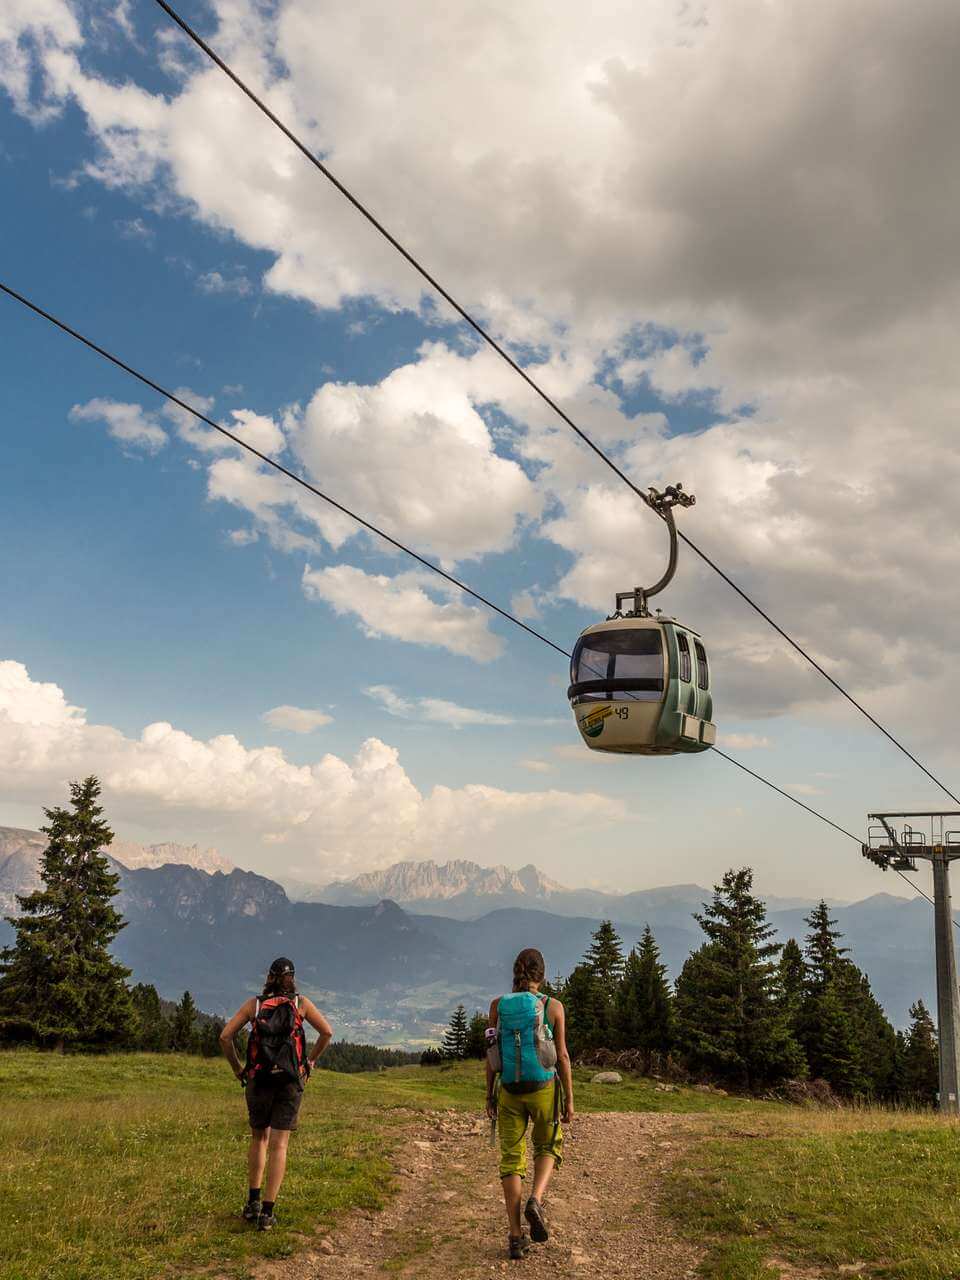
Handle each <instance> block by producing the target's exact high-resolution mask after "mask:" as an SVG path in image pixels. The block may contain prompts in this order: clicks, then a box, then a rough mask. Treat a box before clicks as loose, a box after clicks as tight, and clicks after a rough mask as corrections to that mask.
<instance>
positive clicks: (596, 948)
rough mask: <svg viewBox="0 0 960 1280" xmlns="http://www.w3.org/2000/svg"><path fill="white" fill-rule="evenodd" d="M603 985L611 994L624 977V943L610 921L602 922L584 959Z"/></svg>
mask: <svg viewBox="0 0 960 1280" xmlns="http://www.w3.org/2000/svg"><path fill="white" fill-rule="evenodd" d="M583 959H584V963H585V964H588V965H589V966H590V968H591V969H592V970H593V972H594V973H595V974H596V976H597V979H598V981H599V982H600V983H601V985H602V986H603V987H604V988H605V989H606V990H607V991H608V992H610V993H611V996H612V993H613V992H614V990H615V988H616V986H617V984H618V983H619V981H620V979H621V977H622V976H623V942H622V941H621V939H620V936H619V935H618V933H617V931H616V929H614V927H613V924H612V923H611V922H610V921H609V920H603V921H601V924H600V928H599V929H597V931H596V932H595V933H594V934H593V935H592V937H591V940H590V946H589V947H588V948H587V954H586V955H585V956H584V957H583Z"/></svg>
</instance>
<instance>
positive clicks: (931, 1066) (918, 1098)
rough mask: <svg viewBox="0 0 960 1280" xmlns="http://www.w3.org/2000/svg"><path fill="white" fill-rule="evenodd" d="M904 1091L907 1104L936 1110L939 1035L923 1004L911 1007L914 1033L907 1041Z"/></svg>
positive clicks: (938, 1073)
mask: <svg viewBox="0 0 960 1280" xmlns="http://www.w3.org/2000/svg"><path fill="white" fill-rule="evenodd" d="M901 1070H902V1076H901V1088H902V1090H903V1095H904V1098H905V1100H906V1101H909V1102H912V1103H914V1104H915V1105H917V1106H923V1107H932V1106H933V1105H934V1104H935V1103H936V1100H937V1094H938V1092H939V1089H940V1059H939V1051H938V1048H937V1031H936V1027H934V1025H933V1018H931V1016H930V1014H929V1012H928V1010H927V1006H926V1005H925V1004H924V1003H923V1001H922V1000H918V1001H917V1003H916V1004H912V1005H911V1006H910V1029H909V1030H908V1031H907V1034H906V1036H905V1037H904V1039H903V1057H902V1069H901Z"/></svg>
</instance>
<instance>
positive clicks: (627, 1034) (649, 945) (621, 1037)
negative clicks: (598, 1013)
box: [614, 925, 673, 1072]
mask: <svg viewBox="0 0 960 1280" xmlns="http://www.w3.org/2000/svg"><path fill="white" fill-rule="evenodd" d="M666 975H667V968H666V965H664V964H661V963H660V951H659V948H658V947H657V944H656V941H655V939H654V936H653V934H652V932H651V931H650V926H649V925H645V926H644V930H643V936H642V937H641V939H640V945H639V947H634V949H633V950H632V951H631V952H630V955H629V956H628V957H627V961H626V964H625V965H624V971H623V980H622V982H621V983H620V989H619V991H618V992H617V1001H616V1007H615V1011H614V1018H615V1028H616V1032H617V1040H618V1042H619V1044H620V1046H621V1047H622V1048H624V1049H640V1050H642V1052H643V1069H644V1071H647V1072H649V1071H650V1068H651V1065H652V1062H653V1055H654V1054H655V1053H666V1052H668V1050H669V1049H670V1046H671V1044H672V1042H673V997H672V994H671V991H670V985H669V983H668V982H667V976H666Z"/></svg>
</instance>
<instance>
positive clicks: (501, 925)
mask: <svg viewBox="0 0 960 1280" xmlns="http://www.w3.org/2000/svg"><path fill="white" fill-rule="evenodd" d="M151 847H152V848H154V849H157V848H166V849H178V850H179V849H181V848H185V849H186V851H187V852H188V853H189V852H191V850H193V852H194V853H196V852H197V851H196V849H195V846H151ZM43 848H44V838H43V836H41V835H39V834H38V833H36V832H30V831H21V830H15V829H12V828H0V906H2V907H3V910H4V913H7V914H9V913H12V912H14V911H15V897H14V895H15V894H16V893H24V892H27V891H28V890H29V889H30V888H32V887H34V886H35V884H36V883H38V874H37V868H38V861H39V857H40V854H41V852H42V850H43ZM111 849H112V846H111ZM112 862H113V865H114V869H115V870H116V871H117V873H118V874H119V876H120V892H119V895H118V899H117V906H118V908H119V910H120V911H121V912H122V914H123V916H124V918H125V920H126V921H127V927H126V928H125V929H123V930H122V932H121V933H120V934H119V935H118V937H117V939H116V942H115V944H114V951H115V953H116V955H117V956H118V958H119V959H120V960H121V961H122V962H123V963H124V964H125V965H127V966H128V967H129V968H130V969H131V970H132V971H133V978H134V980H135V981H143V982H152V983H154V984H155V985H156V987H157V989H158V991H159V992H160V995H161V996H163V997H165V998H169V999H178V998H179V997H180V995H181V994H182V993H183V991H184V990H190V991H191V992H192V993H193V995H194V997H195V999H196V1000H197V1002H198V1003H199V1005H200V1007H201V1008H203V1009H206V1010H208V1011H210V1012H211V1013H221V1014H226V1013H232V1012H233V1010H234V1009H235V1008H236V1007H237V1006H238V1005H239V1004H240V1003H241V1001H242V1000H243V999H245V998H246V997H247V996H248V995H250V994H251V993H253V992H255V991H257V990H258V989H259V986H260V984H261V982H262V978H263V974H264V972H265V971H266V969H267V967H268V965H269V963H270V961H271V960H272V959H273V958H274V957H275V956H276V955H279V954H285V955H290V956H292V957H293V958H294V960H295V962H296V964H297V972H298V980H299V983H300V986H301V989H302V990H304V991H305V992H306V993H308V994H310V995H311V996H313V997H314V998H315V999H317V1000H318V1002H319V1003H320V1004H321V1007H323V1008H324V1009H325V1010H326V1011H327V1012H328V1013H329V1015H330V1016H331V1019H332V1021H333V1022H334V1025H335V1027H336V1031H337V1034H338V1035H339V1036H343V1037H346V1038H348V1039H354V1040H363V1041H366V1042H368V1043H381V1044H420V1043H431V1042H433V1041H435V1040H436V1038H437V1035H438V1031H439V1029H440V1028H441V1027H442V1025H443V1024H444V1023H445V1022H446V1021H447V1019H448V1018H449V1016H450V1012H451V1010H452V1009H453V1008H454V1007H455V1006H456V1005H457V1004H458V1003H459V1002H461V1001H462V1002H463V1003H464V1004H465V1005H466V1006H467V1008H468V1009H474V1008H483V1007H484V1006H485V1004H486V1003H487V1002H488V1001H489V1000H490V998H491V997H492V996H494V995H498V994H500V992H501V991H503V990H504V989H505V988H506V987H507V986H508V985H509V981H510V966H511V963H512V960H513V956H514V955H515V954H516V953H517V951H519V950H520V949H521V948H522V947H526V946H537V947H539V948H540V950H541V951H542V952H543V953H544V956H545V957H546V960H547V965H548V970H549V972H550V974H551V975H552V974H557V973H559V974H567V973H569V972H570V970H571V969H572V968H573V966H574V965H575V964H576V963H577V962H578V961H579V960H580V958H581V957H582V955H583V953H584V951H585V950H586V948H587V946H588V944H589V942H590V935H591V934H592V933H593V931H594V930H595V929H596V928H597V925H598V923H599V921H600V919H612V920H613V921H614V923H615V924H616V926H617V930H618V932H619V933H620V935H621V937H622V939H623V941H624V945H625V948H629V947H631V946H633V945H634V943H635V942H636V941H637V939H638V938H639V935H640V933H641V931H642V928H643V925H644V924H646V923H649V924H650V927H651V928H652V929H653V931H654V933H655V935H656V938H657V942H658V944H659V946H660V949H661V953H662V955H663V959H664V961H665V963H666V964H667V966H668V968H669V970H670V973H671V974H672V975H674V976H675V975H676V974H677V973H678V972H679V970H680V967H681V966H682V964H683V962H684V960H685V959H686V957H687V955H688V954H689V953H690V951H692V950H693V949H695V948H696V947H698V946H699V945H700V944H701V942H702V941H703V934H702V932H701V930H700V928H699V926H698V925H697V923H696V921H695V920H694V918H693V914H692V913H693V912H694V911H697V910H699V909H700V908H701V906H702V904H703V903H704V902H705V901H707V900H708V899H709V897H710V893H709V891H708V890H707V889H704V888H702V887H701V886H698V885H673V886H669V887H665V888H658V889H647V890H640V891H638V892H636V893H632V894H624V895H613V894H600V895H598V897H599V902H600V906H599V909H594V910H591V911H588V912H584V913H583V914H575V913H574V910H573V908H574V906H575V905H578V904H579V903H580V902H581V901H583V899H580V898H579V891H576V890H566V889H563V888H562V887H561V886H557V885H554V883H553V882H552V881H550V880H548V879H547V878H546V877H544V876H541V874H540V873H539V872H538V871H537V870H536V868H534V867H526V868H523V869H522V870H521V871H519V872H513V871H510V870H509V869H507V868H499V867H497V868H476V872H482V873H483V875H482V876H479V877H478V876H477V874H476V873H475V871H474V870H473V869H472V868H474V867H475V864H471V863H463V862H460V863H449V864H445V865H441V866H439V867H438V866H436V864H422V863H405V864H403V863H402V864H398V865H397V866H395V867H392V868H389V869H388V870H387V871H385V872H378V873H375V875H372V876H368V877H359V878H358V880H355V881H350V882H338V886H339V888H338V889H337V891H338V892H339V893H341V894H342V895H343V896H348V895H351V894H352V895H354V896H355V897H357V898H360V899H361V900H360V901H353V902H346V903H344V902H304V901H293V900H291V897H290V896H288V894H287V892H286V891H285V890H284V888H283V887H282V886H281V885H279V884H277V883H276V882H275V881H273V880H270V879H268V878H266V877H265V876H260V875H257V874H255V873H254V872H251V871H242V870H239V869H237V868H232V869H231V870H229V871H226V872H224V871H220V870H214V871H208V870H205V869H202V868H198V867H195V866H189V865H186V864H184V863H175V862H171V863H166V864H162V865H159V866H139V867H129V866H126V865H124V864H123V863H122V862H120V861H119V860H116V859H112ZM450 868H452V870H449V869H450ZM380 877H383V879H381V878H380ZM383 887H392V888H393V889H394V890H395V891H396V892H397V893H403V894H406V895H408V896H407V898H406V900H405V902H404V903H402V904H401V903H398V902H396V901H393V900H390V899H388V898H382V899H378V900H376V901H371V900H367V901H363V900H362V899H363V897H364V895H365V894H366V895H375V894H376V892H377V891H378V890H379V889H381V888H383ZM582 892H583V893H584V894H586V895H587V897H586V899H585V901H586V902H587V903H590V904H595V903H597V901H598V897H595V896H593V895H594V891H592V890H585V891H582ZM431 894H432V896H429V895H431ZM441 894H446V895H447V896H446V898H441V896H440V895H441ZM410 895H413V896H410ZM505 898H506V899H508V900H510V899H512V902H513V903H516V901H517V899H519V901H520V903H521V905H501V903H502V902H503V900H504V899H505ZM611 899H612V900H613V901H614V902H615V903H616V904H617V907H616V909H610V907H611ZM443 901H446V902H449V903H453V904H455V905H454V911H456V912H458V913H459V914H458V915H454V914H453V913H452V912H451V914H449V915H440V914H438V913H437V912H438V910H439V905H440V903H441V902H443ZM471 902H472V903H474V905H476V904H477V903H480V904H481V905H484V904H486V905H487V909H486V910H485V911H484V912H483V914H479V915H477V914H474V915H473V916H472V917H471V916H468V915H467V914H466V911H467V906H468V904H469V903H471ZM416 904H428V905H429V906H430V910H429V911H427V910H425V909H421V908H418V909H416V910H414V909H413V907H414V906H415V905H416ZM538 904H539V905H538ZM784 904H786V905H784ZM491 906H492V907H493V909H490V907H491ZM811 906H812V901H811V902H800V903H798V902H796V901H795V900H790V899H786V900H784V899H779V900H778V899H772V900H768V909H769V917H770V921H771V923H772V924H773V926H774V928H775V929H776V931H777V935H778V938H779V940H781V941H785V940H786V939H787V938H788V937H797V938H802V937H803V934H804V932H805V925H804V921H803V917H804V916H805V915H806V914H808V913H809V910H810V907H811ZM544 908H549V909H544ZM832 914H833V915H834V916H835V917H836V919H837V922H838V928H839V929H840V930H841V931H842V933H843V934H844V939H845V943H846V945H847V946H849V947H850V948H851V953H852V958H853V959H854V960H855V961H856V963H857V964H859V965H860V966H861V968H863V969H864V970H865V971H866V972H867V974H868V975H869V977H870V980H871V983H872V985H873V989H874V991H875V993H876V994H877V997H878V999H879V1000H880V1001H881V1002H882V1003H883V1005H884V1007H885V1009H886V1010H887V1013H888V1015H889V1016H890V1018H891V1019H892V1020H893V1021H894V1023H895V1024H896V1025H898V1026H902V1025H904V1024H905V1023H906V1021H907V1010H908V1008H909V1005H910V1004H911V1003H912V1002H913V1001H914V1000H916V999H917V997H918V996H922V997H923V999H924V1000H925V1001H926V1002H927V1004H928V1007H931V1008H933V1007H934V1006H935V998H934V966H933V927H932V923H933V922H932V911H931V909H930V907H929V905H928V904H927V903H926V902H924V901H923V900H922V899H919V898H915V899H907V898H898V897H894V896H891V895H889V894H882V893H881V894H875V895H874V896H872V897H870V898H867V899H865V900H864V901H862V902H856V903H852V904H849V905H843V906H837V907H834V908H833V910H832ZM12 937H13V929H12V927H11V926H10V925H9V924H7V923H4V922H0V946H2V945H7V944H8V943H9V942H10V941H11V940H12Z"/></svg>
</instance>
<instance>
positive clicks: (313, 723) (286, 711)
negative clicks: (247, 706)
mask: <svg viewBox="0 0 960 1280" xmlns="http://www.w3.org/2000/svg"><path fill="white" fill-rule="evenodd" d="M260 718H261V720H263V722H264V724H266V725H269V727H270V728H271V729H278V730H280V731H281V732H284V733H313V731H314V729H319V728H320V727H321V725H325V724H333V716H330V715H327V713H326V712H325V711H318V710H317V709H316V708H310V707H291V706H287V705H284V706H281V707H271V708H270V710H269V711H265V712H264V713H263V715H262V716H261V717H260Z"/></svg>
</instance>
